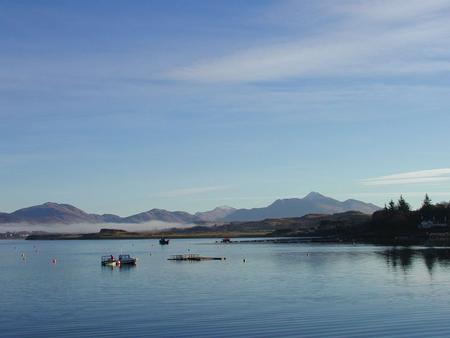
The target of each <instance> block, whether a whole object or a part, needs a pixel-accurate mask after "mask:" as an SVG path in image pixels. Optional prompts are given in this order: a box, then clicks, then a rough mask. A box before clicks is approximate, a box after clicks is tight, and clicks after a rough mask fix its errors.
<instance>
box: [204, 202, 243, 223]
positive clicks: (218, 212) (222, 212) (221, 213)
mask: <svg viewBox="0 0 450 338" xmlns="http://www.w3.org/2000/svg"><path fill="white" fill-rule="evenodd" d="M235 211H236V209H235V208H232V207H228V206H222V207H217V208H215V209H213V210H209V211H204V212H197V213H195V216H196V217H198V218H200V219H201V220H202V221H205V222H214V221H217V220H221V219H224V218H225V217H227V216H228V215H230V214H232V213H233V212H235Z"/></svg>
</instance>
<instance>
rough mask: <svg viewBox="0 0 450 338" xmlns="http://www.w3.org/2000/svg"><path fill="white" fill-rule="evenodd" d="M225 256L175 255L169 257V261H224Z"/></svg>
mask: <svg viewBox="0 0 450 338" xmlns="http://www.w3.org/2000/svg"><path fill="white" fill-rule="evenodd" d="M225 259H226V258H225V257H206V256H200V255H198V254H186V255H173V256H170V258H167V260H169V261H197V262H198V261H222V260H225Z"/></svg>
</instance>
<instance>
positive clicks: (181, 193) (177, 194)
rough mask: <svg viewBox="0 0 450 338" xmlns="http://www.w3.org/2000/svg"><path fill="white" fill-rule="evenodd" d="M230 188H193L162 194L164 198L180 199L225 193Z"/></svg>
mask: <svg viewBox="0 0 450 338" xmlns="http://www.w3.org/2000/svg"><path fill="white" fill-rule="evenodd" d="M230 188H231V187H230V186H227V185H213V186H207V187H191V188H183V189H175V190H170V191H165V192H163V193H161V194H160V196H162V197H180V196H190V195H198V194H204V193H208V192H213V191H223V190H228V189H230Z"/></svg>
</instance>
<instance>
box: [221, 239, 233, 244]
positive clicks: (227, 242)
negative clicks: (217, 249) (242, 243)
mask: <svg viewBox="0 0 450 338" xmlns="http://www.w3.org/2000/svg"><path fill="white" fill-rule="evenodd" d="M220 243H222V244H230V243H231V239H229V238H224V239H222V241H221V242H220Z"/></svg>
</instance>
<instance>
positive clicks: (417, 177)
mask: <svg viewBox="0 0 450 338" xmlns="http://www.w3.org/2000/svg"><path fill="white" fill-rule="evenodd" d="M448 180H450V168H442V169H430V170H420V171H410V172H404V173H399V174H393V175H387V176H380V177H373V178H367V179H364V180H362V181H361V182H362V183H363V184H364V185H395V184H415V183H434V182H442V181H448Z"/></svg>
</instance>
